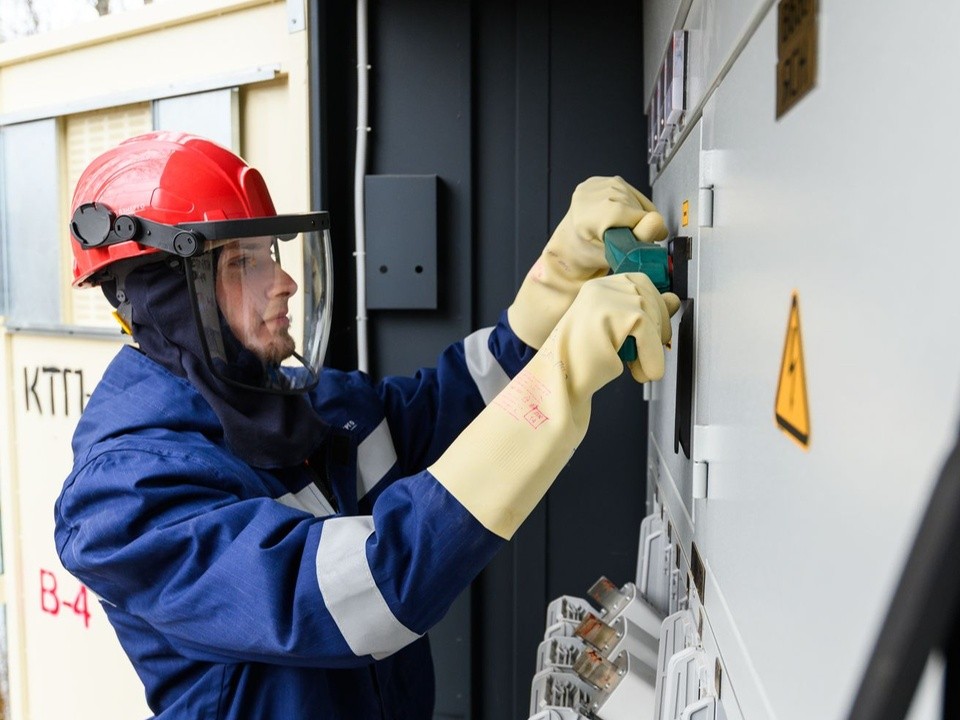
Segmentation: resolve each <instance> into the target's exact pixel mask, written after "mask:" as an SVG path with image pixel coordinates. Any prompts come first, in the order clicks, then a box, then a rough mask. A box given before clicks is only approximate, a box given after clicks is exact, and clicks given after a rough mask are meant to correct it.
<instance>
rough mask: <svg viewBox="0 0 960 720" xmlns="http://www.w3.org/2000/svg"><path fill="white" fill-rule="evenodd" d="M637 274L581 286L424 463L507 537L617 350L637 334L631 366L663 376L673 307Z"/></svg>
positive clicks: (612, 372) (579, 431) (614, 362)
mask: <svg viewBox="0 0 960 720" xmlns="http://www.w3.org/2000/svg"><path fill="white" fill-rule="evenodd" d="M679 304H680V303H679V300H678V299H677V297H676V296H675V295H673V294H672V293H666V294H665V295H662V296H661V295H660V293H659V292H657V290H656V288H655V287H654V286H653V283H652V282H650V279H649V278H648V277H647V276H646V275H643V274H641V273H626V274H622V275H610V276H606V277H602V278H599V279H595V280H590V281H588V282H587V283H585V284H584V286H583V289H582V290H581V291H580V293H579V295H578V296H577V298H576V300H575V301H574V303H573V305H572V306H571V307H570V309H569V310H568V311H567V312H566V314H564V316H563V317H562V318H561V319H560V322H559V323H557V325H556V327H555V328H554V329H553V332H552V333H550V335H549V337H548V338H547V339H546V342H545V343H544V345H543V347H542V348H541V349H540V351H539V352H537V354H536V355H535V356H534V357H533V358H532V359H531V360H530V362H529V364H528V365H527V366H526V368H524V370H522V371H521V372H520V374H519V375H517V376H516V377H515V378H514V379H513V380H512V381H511V382H510V384H509V385H507V387H506V388H505V389H504V390H503V391H502V392H501V393H500V394H499V395H497V397H496V398H495V399H494V400H493V401H492V402H491V403H490V405H488V406H487V407H486V408H485V409H484V410H483V411H482V412H481V413H480V414H479V415H478V416H477V417H476V419H475V420H474V421H473V422H472V423H471V424H470V425H469V426H467V427H466V428H465V429H464V431H463V432H462V433H461V434H460V435H459V437H457V439H456V440H455V441H454V442H453V444H451V445H450V447H449V448H448V449H447V451H446V452H445V453H444V454H443V455H442V456H441V457H440V458H439V459H438V460H437V462H436V463H434V465H433V466H431V467H430V468H429V470H430V472H431V473H432V474H433V476H434V477H436V478H437V480H438V481H439V482H440V483H441V484H442V485H443V486H444V487H446V489H447V490H448V491H449V492H450V493H451V494H452V495H453V496H454V497H455V498H457V500H458V501H460V503H461V504H463V505H464V507H466V509H467V510H468V511H469V512H470V513H471V514H472V515H473V516H474V517H476V518H477V519H478V520H479V521H480V522H481V523H482V524H483V525H484V527H486V528H487V529H488V530H490V531H491V532H494V533H496V534H497V535H499V536H500V537H503V538H507V539H509V538H510V537H511V536H512V535H513V533H514V532H516V530H517V528H518V527H519V525H520V523H521V522H523V520H524V519H525V518H526V517H527V515H529V514H530V512H531V511H532V510H533V508H534V507H535V506H536V504H537V503H538V502H539V501H540V498H541V497H543V494H544V493H545V492H546V491H547V488H548V487H549V486H550V485H551V483H553V481H554V480H555V479H556V477H557V475H558V474H559V473H560V471H561V470H562V469H563V466H564V465H566V463H567V461H568V460H569V459H570V456H571V455H573V452H574V450H576V448H577V446H578V445H579V444H580V441H581V440H582V439H583V436H584V434H585V433H586V431H587V425H588V423H589V421H590V400H591V398H592V397H593V394H594V393H595V392H596V391H597V390H599V389H600V388H601V387H603V386H604V385H606V384H607V383H608V382H610V381H611V380H613V379H614V378H615V377H617V376H618V375H619V374H620V373H621V372H623V363H622V361H621V360H620V358H619V357H618V356H617V349H618V348H619V347H620V346H621V345H622V344H623V342H624V340H625V339H626V338H627V336H628V335H633V336H634V337H635V338H636V340H637V355H638V358H637V360H636V361H634V362H632V363H631V372H632V373H633V375H634V377H636V378H638V379H642V380H645V379H657V378H660V377H662V376H663V370H664V357H663V345H664V343H666V342H668V341H669V340H670V332H671V329H670V316H671V315H672V314H673V313H674V312H676V310H677V308H678V307H679Z"/></svg>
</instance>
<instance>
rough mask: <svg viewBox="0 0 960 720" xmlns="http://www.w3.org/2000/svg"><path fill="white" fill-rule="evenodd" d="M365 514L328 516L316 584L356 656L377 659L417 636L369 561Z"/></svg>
mask: <svg viewBox="0 0 960 720" xmlns="http://www.w3.org/2000/svg"><path fill="white" fill-rule="evenodd" d="M372 534H373V518H372V517H369V516H359V517H344V518H331V519H330V520H327V521H326V522H325V523H324V525H323V532H322V533H321V534H320V546H319V547H318V548H317V582H318V583H319V585H320V592H321V594H322V595H323V600H324V602H325V603H326V605H327V610H328V611H329V612H330V614H331V615H332V616H333V619H334V622H336V623H337V627H338V628H339V630H340V633H341V634H342V635H343V638H344V640H346V642H347V645H349V646H350V649H351V650H352V651H353V652H354V654H356V655H372V656H373V657H374V658H375V659H377V660H379V659H380V658H384V657H386V656H387V655H390V654H392V653H395V652H396V651H397V650H399V649H400V648H402V647H404V646H405V645H409V644H410V643H412V642H413V641H414V640H416V639H417V638H419V637H420V636H419V635H417V634H416V633H414V632H413V631H411V630H409V629H408V628H407V627H405V626H404V625H403V623H401V622H400V621H399V620H397V618H396V616H395V615H394V614H393V613H392V612H391V611H390V607H389V606H388V605H387V601H386V600H384V598H383V595H381V594H380V590H379V588H378V587H377V584H376V582H375V581H374V579H373V574H372V573H371V571H370V565H369V564H368V563H367V552H366V544H367V538H368V537H370V535H372Z"/></svg>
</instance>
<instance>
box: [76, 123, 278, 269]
mask: <svg viewBox="0 0 960 720" xmlns="http://www.w3.org/2000/svg"><path fill="white" fill-rule="evenodd" d="M93 202H95V203H98V204H100V205H105V206H106V207H108V208H109V209H110V210H111V211H112V212H113V214H114V215H116V216H119V215H136V216H138V217H142V218H144V219H146V220H153V221H155V222H159V223H164V224H166V225H177V224H179V223H184V222H202V221H205V220H227V219H230V220H233V219H239V218H255V217H270V216H274V215H276V214H277V212H276V210H275V209H274V207H273V201H272V200H271V199H270V193H269V191H268V190H267V185H266V183H265V182H264V181H263V177H262V176H261V175H260V173H259V172H257V170H255V169H254V168H252V167H249V166H248V165H247V164H246V163H245V162H244V161H243V160H241V159H240V158H239V157H237V156H236V155H234V154H233V153H232V152H230V151H229V150H227V149H226V148H224V147H221V146H220V145H217V144H216V143H214V142H211V141H210V140H207V139H205V138H202V137H198V136H196V135H188V134H186V133H179V132H152V133H147V134H146V135H139V136H137V137H134V138H130V139H129V140H126V141H124V142H122V143H120V145H118V146H117V147H115V148H113V149H111V150H108V151H107V152H105V153H103V154H102V155H101V156H100V157H98V158H97V159H96V160H94V161H93V162H92V163H90V165H89V166H87V169H86V170H84V171H83V174H82V175H81V176H80V180H79V181H78V182H77V188H76V190H75V191H74V193H73V202H72V204H71V207H70V213H71V215H72V214H73V212H74V211H75V210H76V209H77V208H78V207H79V206H80V205H83V204H85V203H93ZM71 245H72V247H73V284H74V286H75V287H80V286H95V285H99V284H100V282H101V281H102V279H103V276H102V271H103V270H105V269H106V268H108V267H109V266H111V265H113V264H114V263H117V262H121V261H123V260H128V259H131V258H138V257H142V256H144V255H149V254H152V253H156V252H159V250H157V249H156V248H151V247H147V246H145V245H141V244H140V243H138V242H135V241H133V240H130V241H127V242H121V243H117V244H114V245H105V246H103V247H93V248H90V249H86V250H85V249H84V248H83V247H81V245H80V243H78V242H77V240H76V239H75V238H72V237H71Z"/></svg>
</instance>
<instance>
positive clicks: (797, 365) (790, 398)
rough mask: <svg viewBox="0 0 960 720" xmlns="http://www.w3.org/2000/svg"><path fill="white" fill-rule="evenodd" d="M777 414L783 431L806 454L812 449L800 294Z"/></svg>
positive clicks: (782, 370)
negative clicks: (807, 450) (806, 451)
mask: <svg viewBox="0 0 960 720" xmlns="http://www.w3.org/2000/svg"><path fill="white" fill-rule="evenodd" d="M775 412H776V417H777V425H778V426H779V427H780V429H781V430H783V431H784V432H785V433H787V435H789V436H790V438H792V439H793V440H794V441H796V442H797V443H798V444H799V445H800V446H801V447H802V448H803V449H804V450H806V449H807V448H808V447H810V408H809V406H808V405H807V375H806V371H805V369H804V365H803V342H802V339H801V337H800V300H799V297H798V296H797V293H793V302H792V304H791V306H790V319H789V320H788V321H787V337H786V339H785V340H784V342H783V360H781V362H780V380H779V381H778V382H777V402H776V406H775Z"/></svg>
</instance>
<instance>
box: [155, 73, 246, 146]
mask: <svg viewBox="0 0 960 720" xmlns="http://www.w3.org/2000/svg"><path fill="white" fill-rule="evenodd" d="M239 114H240V113H239V91H238V90H237V88H226V89H223V90H213V91H211V92H204V93H194V94H192V95H180V96H178V97H172V98H164V99H163V100H156V101H155V102H154V103H153V126H154V128H156V129H157V130H178V131H183V132H190V133H196V134H197V135H201V136H203V137H206V138H209V139H211V140H213V141H214V142H218V143H220V144H221V145H223V146H224V147H226V148H230V149H231V150H233V151H234V152H239V151H240V123H239Z"/></svg>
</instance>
